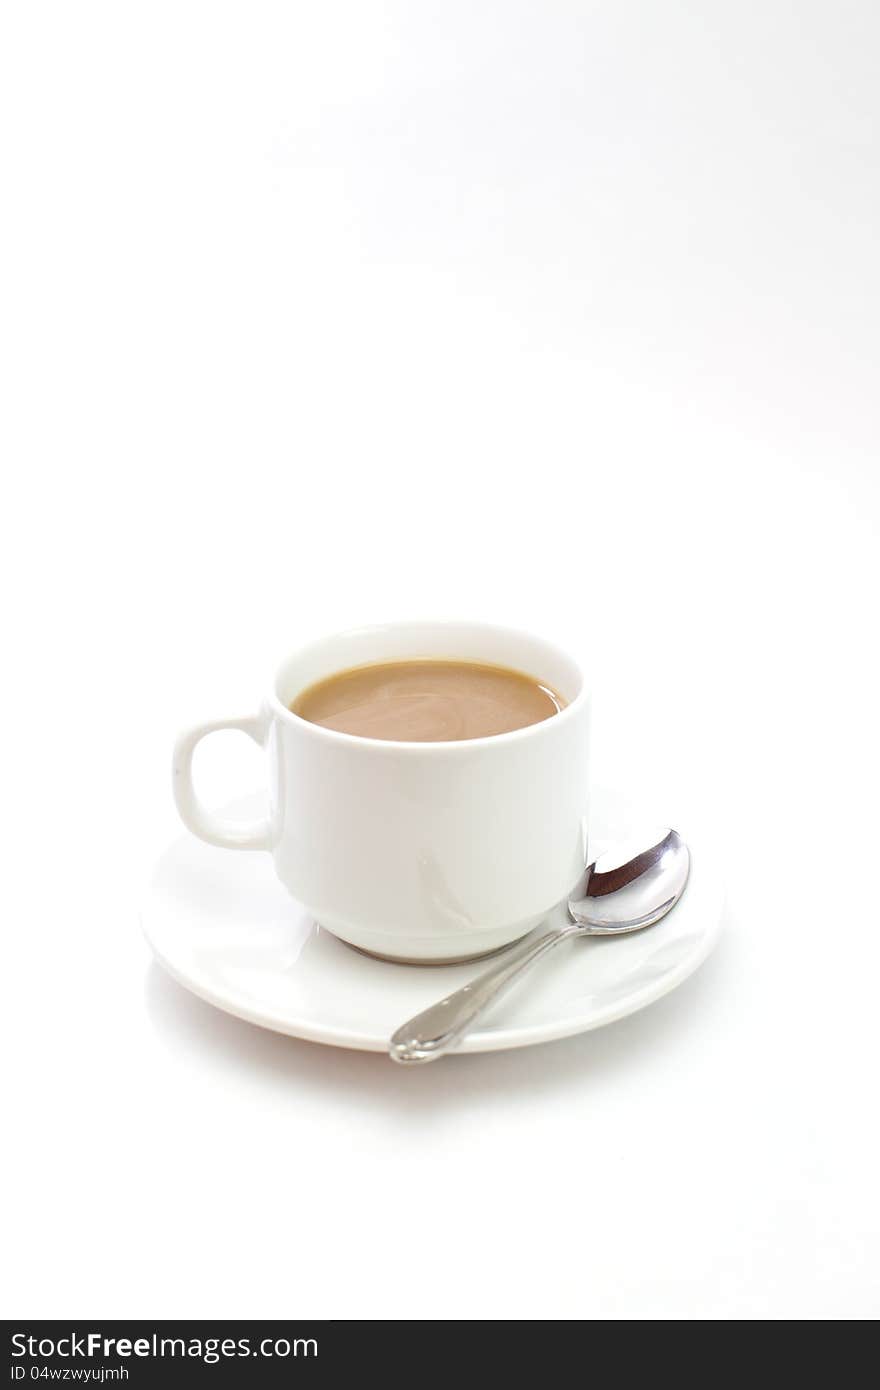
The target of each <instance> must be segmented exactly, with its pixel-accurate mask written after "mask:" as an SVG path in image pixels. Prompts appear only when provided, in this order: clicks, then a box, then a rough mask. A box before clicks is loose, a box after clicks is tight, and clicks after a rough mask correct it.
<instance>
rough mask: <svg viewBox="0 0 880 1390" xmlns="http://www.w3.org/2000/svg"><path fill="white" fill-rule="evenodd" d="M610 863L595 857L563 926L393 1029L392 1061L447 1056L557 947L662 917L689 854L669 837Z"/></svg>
mask: <svg viewBox="0 0 880 1390" xmlns="http://www.w3.org/2000/svg"><path fill="white" fill-rule="evenodd" d="M616 857H617V856H616V855H615V854H614V853H613V852H609V853H606V854H604V855H601V856H600V857H599V858H598V859H597V860H596V861H595V862H594V863H592V864H589V865H588V866H587V868H586V869H585V870H584V872H583V874H582V876H581V878H580V880H579V881H578V883H577V885H576V886H575V888H574V890H573V891H572V895H571V897H570V898H569V900H568V914H569V918H570V921H568V922H564V923H562V924H561V925H560V926H556V927H553V928H551V929H550V930H549V931H546V932H542V933H541V935H540V936H538V937H535V936H534V935H533V934H530V935H529V936H528V937H527V938H526V940H525V941H524V942H521V943H520V945H519V946H516V947H514V948H513V950H511V951H507V952H506V953H505V954H504V956H502V958H501V959H500V960H498V961H497V962H496V963H495V964H494V965H491V966H490V967H489V969H488V970H486V971H484V972H483V974H482V975H479V976H478V977H477V979H476V980H472V981H471V983H470V984H469V985H465V986H464V987H463V988H462V989H457V990H456V991H455V992H454V993H453V994H449V995H447V997H446V998H445V999H441V1000H440V1002H439V1004H432V1005H431V1007H430V1008H428V1009H425V1010H424V1011H423V1012H422V1013H420V1014H416V1016H415V1018H411V1019H410V1020H409V1022H407V1023H404V1024H403V1026H402V1027H400V1028H398V1030H397V1032H396V1033H395V1034H394V1036H393V1037H392V1039H391V1043H390V1045H389V1049H388V1050H389V1053H390V1055H391V1057H392V1058H393V1060H394V1061H395V1062H402V1063H404V1064H412V1063H416V1062H432V1061H434V1059H435V1058H437V1057H442V1056H444V1054H445V1053H447V1052H451V1051H452V1050H453V1049H454V1048H455V1047H457V1046H458V1044H459V1043H460V1042H461V1040H462V1038H463V1037H464V1035H465V1033H466V1032H467V1031H468V1029H469V1028H470V1027H471V1025H472V1024H473V1022H474V1020H475V1019H476V1018H477V1017H478V1016H479V1015H480V1014H481V1013H482V1012H483V1010H484V1009H485V1008H486V1007H487V1006H488V1005H489V1004H490V1003H492V1001H493V1000H495V999H497V998H498V996H499V994H501V993H502V991H503V990H505V989H507V987H508V985H510V984H511V982H512V981H513V980H515V979H517V978H518V976H520V975H521V974H522V973H523V971H524V970H526V969H527V968H528V967H529V966H530V965H532V964H533V963H534V962H535V961H536V960H538V959H539V958H540V957H541V956H545V955H546V954H547V952H548V951H552V950H553V948H554V946H558V945H559V943H560V941H566V940H567V939H568V938H569V937H571V936H623V935H624V934H625V933H627V932H633V931H641V930H642V929H643V928H644V927H651V926H653V925H654V923H655V922H659V921H660V919H661V917H665V916H666V914H667V912H669V910H670V908H672V907H674V906H675V904H676V903H677V902H678V900H679V898H680V897H681V895H682V893H683V892H684V889H685V884H686V883H687V878H688V873H689V871H690V854H689V853H688V847H687V845H686V844H685V843H684V841H683V840H682V839H681V837H680V835H679V834H678V833H677V832H676V831H675V830H670V831H669V832H668V834H667V835H665V836H664V837H663V838H662V839H661V840H659V841H658V842H657V843H656V844H653V845H651V847H650V848H649V849H645V850H642V851H641V852H640V853H638V854H636V855H635V856H634V857H633V858H632V859H629V860H627V862H626V863H625V864H618V865H615V863H614V861H615V858H616ZM603 864H605V865H607V866H608V867H606V868H603V867H602V866H603Z"/></svg>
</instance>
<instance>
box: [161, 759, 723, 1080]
mask: <svg viewBox="0 0 880 1390" xmlns="http://www.w3.org/2000/svg"><path fill="white" fill-rule="evenodd" d="M603 792H604V794H605V796H609V795H610V796H611V798H612V799H614V798H615V796H616V794H615V793H614V792H613V790H610V791H609V790H606V789H605V788H601V789H600V788H599V787H596V788H594V793H595V794H596V795H597V796H599V797H600V799H601V796H602V793H603ZM250 800H251V798H247V799H242V798H239V799H237V800H236V801H235V802H233V803H231V806H232V807H238V808H241V807H243V806H244V805H246V804H247V803H248V802H249V801H250ZM625 801H626V805H627V808H628V810H630V809H631V810H632V811H633V812H638V813H639V814H642V813H643V808H642V807H641V805H640V800H639V798H638V797H633V796H628V797H626V798H625ZM227 809H229V808H227ZM683 824H684V823H683ZM685 834H686V837H687V840H688V846H689V849H690V851H691V882H690V884H689V886H688V889H687V890H686V895H685V900H684V901H685V902H687V897H688V895H689V894H692V893H693V892H694V891H698V892H699V895H700V899H701V907H700V921H701V923H702V924H701V925H700V926H699V927H698V930H697V934H696V935H695V936H694V939H693V943H692V945H691V948H690V950H689V951H688V952H687V954H686V955H685V956H684V957H683V958H682V959H681V960H679V961H678V963H677V964H676V965H675V967H674V968H672V969H670V970H668V971H665V972H664V973H663V974H661V975H660V976H659V977H657V978H655V979H651V980H648V981H647V982H646V983H645V984H643V985H642V986H641V987H637V986H636V987H634V988H633V990H632V992H630V993H627V994H626V995H625V996H624V997H623V998H621V999H620V1000H619V1001H617V1002H616V1003H609V1004H608V1005H607V1006H605V1007H604V1008H602V1009H600V1010H599V1011H598V1012H597V1013H594V1014H593V1015H592V1016H585V1014H584V1012H583V1009H582V1008H581V1009H578V1008H577V1007H573V1004H574V1002H575V1001H572V1005H569V1007H567V1008H566V1009H565V1012H563V1013H560V1014H555V1015H554V1016H553V1017H551V1018H548V1019H544V1020H542V1021H540V1022H530V1023H524V1024H521V1025H518V1026H512V1025H510V1024H508V1025H507V1026H505V1027H503V1028H492V1027H489V1028H481V1029H476V1030H475V1031H474V1032H472V1033H470V1034H468V1035H467V1036H466V1037H465V1038H464V1039H463V1041H462V1043H461V1045H460V1046H459V1047H458V1048H457V1049H456V1052H455V1053H454V1054H452V1055H458V1056H463V1055H473V1054H476V1053H481V1052H504V1051H509V1050H511V1049H515V1048H520V1047H531V1046H534V1045H536V1044H538V1043H544V1042H555V1041H558V1040H560V1039H562V1038H567V1037H574V1036H576V1035H577V1034H578V1033H585V1032H591V1031H592V1030H593V1029H595V1028H601V1027H604V1026H605V1025H606V1024H609V1023H615V1022H618V1021H619V1020H620V1019H622V1018H626V1017H628V1016H629V1015H630V1014H633V1013H637V1012H639V1011H640V1010H641V1009H644V1008H647V1007H648V1005H650V1004H653V1003H655V1002H656V1001H657V1000H658V999H661V998H663V996H664V995H666V994H669V993H670V992H671V991H672V990H674V989H677V988H678V986H679V985H681V984H683V983H684V981H685V980H686V979H688V978H689V976H690V975H692V974H693V973H694V972H695V971H696V970H697V969H698V968H699V967H700V966H701V965H702V964H703V962H704V961H705V960H706V959H707V957H708V956H709V955H710V954H711V952H712V951H713V949H714V948H715V946H716V944H717V942H718V939H719V937H720V935H721V931H722V927H723V914H724V902H725V894H724V888H723V884H722V880H721V876H720V874H719V872H718V869H717V866H716V863H715V860H714V859H713V857H712V855H711V854H709V853H707V852H706V850H705V848H704V844H703V838H704V834H703V832H698V833H697V835H696V836H694V834H693V832H692V831H691V830H690V829H689V828H687V827H686V828H685ZM190 841H191V837H190V836H187V835H182V836H179V837H177V838H175V839H174V840H173V841H171V842H170V843H169V844H168V845H167V846H166V847H165V849H164V851H163V852H162V854H161V855H160V856H159V859H158V861H157V863H156V865H155V867H154V871H153V874H152V876H151V880H150V883H149V885H148V888H147V892H146V894H145V896H144V901H143V902H142V904H141V910H140V914H139V915H140V924H141V930H142V932H143V935H144V939H145V941H146V943H147V945H148V947H149V949H150V951H151V953H152V955H153V957H154V958H155V960H156V962H157V963H158V964H159V965H160V966H161V968H162V969H163V970H164V971H166V973H167V974H168V975H170V976H171V978H172V979H173V980H175V982H176V983H177V984H179V985H180V986H181V987H182V988H184V989H186V990H187V991H188V992H189V993H191V994H193V995H195V996H196V997H197V998H199V999H201V1000H203V1001H204V1002H205V1003H207V1004H210V1005H211V1006H212V1007H214V1008H217V1009H220V1010H221V1011H222V1012H224V1013H227V1014H230V1015H232V1016H233V1017H235V1018H239V1019H241V1020H242V1021H244V1022H246V1023H250V1024H252V1025H254V1026H255V1027H258V1028H266V1029H268V1030H269V1031H270V1032H275V1033H279V1034H281V1035H282V1036H286V1037H293V1038H299V1039H301V1040H302V1041H304V1042H312V1043H317V1044H320V1045H322V1046H327V1047H343V1048H349V1049H351V1050H354V1051H360V1052H376V1053H386V1052H387V1050H388V1039H387V1038H386V1037H385V1036H384V1033H382V1034H379V1033H377V1032H376V1031H375V1030H372V1031H370V1030H365V1029H363V1028H352V1027H348V1026H345V1025H340V1024H337V1023H332V1024H324V1023H320V1022H316V1021H315V1020H314V1019H310V1018H302V1017H299V1018H282V1017H279V1016H278V1015H277V1014H274V1013H269V1012H267V1011H266V1009H265V1008H259V1007H256V1008H255V1007H251V1006H250V1005H249V1004H248V1002H247V1001H243V1000H242V999H241V998H240V996H238V995H237V994H236V992H235V990H234V989H230V990H228V991H224V990H222V989H218V988H217V987H216V986H215V985H212V983H211V982H210V981H206V980H205V978H204V977H203V976H202V975H200V974H198V973H194V972H193V971H191V970H190V971H188V970H185V969H182V968H181V967H180V966H179V965H178V964H176V963H175V960H174V959H173V958H172V957H171V956H169V955H168V953H167V952H166V951H165V950H163V948H162V945H161V944H160V942H161V936H162V933H161V929H159V930H156V928H154V929H153V930H152V931H151V927H150V919H151V916H152V913H151V911H150V904H151V903H152V902H153V901H154V898H155V896H156V894H157V892H158V891H159V884H160V877H161V874H162V872H163V868H164V866H165V865H166V863H167V861H168V859H169V858H170V857H171V856H172V855H173V854H174V852H175V851H176V850H178V849H180V848H182V847H184V846H187V845H189V844H190ZM697 885H698V886H697ZM677 910H679V909H673V912H675V911H677ZM564 913H565V909H564V907H563V906H559V907H557V908H556V909H554V910H553V912H551V913H549V914H548V915H547V918H546V919H545V921H549V920H552V919H553V918H554V916H559V917H560V918H561V917H563V916H564ZM156 925H157V927H158V928H161V918H157V919H156ZM535 930H538V928H536V929H535ZM157 935H158V937H159V938H160V940H159V941H157V940H156V936H157ZM342 944H346V943H342ZM592 944H594V943H592ZM575 945H576V947H577V948H579V949H583V950H588V949H590V946H591V943H590V942H588V941H585V942H582V943H575ZM503 949H506V948H502V950H503ZM605 949H608V947H607V945H606V946H605ZM358 954H360V955H363V963H364V966H365V968H367V969H369V967H370V965H371V964H373V962H372V961H371V960H370V958H369V957H368V956H366V955H364V954H363V953H358ZM498 954H500V952H499V953H498ZM377 963H378V964H380V965H382V966H383V967H384V968H388V963H387V962H377ZM400 968H402V969H403V968H405V969H417V968H418V967H417V966H406V967H400ZM425 968H426V969H432V970H433V969H436V968H437V967H436V966H435V965H433V964H432V965H431V966H426V967H425ZM481 968H484V967H483V963H482V962H481V961H480V960H475V961H474V974H475V975H477V974H479V973H480V970H481Z"/></svg>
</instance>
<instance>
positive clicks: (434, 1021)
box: [388, 922, 578, 1063]
mask: <svg viewBox="0 0 880 1390" xmlns="http://www.w3.org/2000/svg"><path fill="white" fill-rule="evenodd" d="M577 934H578V927H576V926H575V925H574V923H572V922H569V923H567V924H566V925H564V926H558V927H553V928H552V929H551V930H550V931H546V932H542V933H541V935H540V936H538V937H532V936H529V937H527V938H526V940H525V941H524V942H521V943H520V945H519V946H515V947H514V949H513V950H512V951H508V952H507V953H506V954H505V955H504V956H502V958H501V960H499V961H496V962H495V964H494V965H490V967H489V969H488V970H485V971H484V972H483V974H482V975H478V976H477V978H476V979H475V980H472V981H471V983H470V984H469V985H464V986H463V988H462V989H457V990H455V992H454V993H453V994H448V995H447V996H446V998H445V999H441V1000H440V1002H439V1004H432V1005H431V1007H430V1008H428V1009H425V1010H424V1012H422V1013H420V1014H416V1016H415V1018H411V1019H410V1020H409V1021H408V1022H407V1023H404V1024H403V1025H402V1027H400V1028H398V1030H397V1032H396V1033H395V1034H394V1036H393V1037H392V1039H391V1043H390V1046H389V1049H388V1050H389V1052H390V1054H391V1057H392V1058H393V1060H394V1061H395V1062H404V1063H413V1062H433V1061H434V1059H435V1058H436V1057H442V1056H444V1054H445V1053H447V1052H451V1051H452V1049H453V1048H454V1047H456V1046H457V1045H458V1043H460V1042H461V1039H462V1038H463V1037H464V1034H465V1033H466V1032H467V1030H468V1029H469V1027H470V1025H471V1024H472V1023H473V1021H474V1019H475V1018H476V1017H477V1015H478V1014H481V1013H482V1012H483V1010H484V1009H485V1008H486V1007H487V1006H488V1005H489V1004H491V1003H492V1001H493V999H497V998H498V996H499V994H501V993H502V992H503V991H504V990H505V989H507V987H508V985H510V984H511V983H512V981H513V980H515V979H516V978H517V976H519V975H521V974H522V972H523V971H524V970H526V969H527V968H528V967H529V966H530V965H532V964H533V963H534V962H535V961H536V960H538V959H539V957H541V956H544V955H546V954H547V952H548V951H552V950H553V947H554V946H558V945H559V943H560V941H565V939H566V938H567V937H569V936H576V935H577Z"/></svg>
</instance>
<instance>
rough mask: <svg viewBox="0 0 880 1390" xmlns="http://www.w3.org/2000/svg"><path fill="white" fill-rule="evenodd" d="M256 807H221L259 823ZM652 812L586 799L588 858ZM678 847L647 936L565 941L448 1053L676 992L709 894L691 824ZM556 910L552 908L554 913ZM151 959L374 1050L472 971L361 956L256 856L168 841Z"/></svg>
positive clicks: (533, 1039)
mask: <svg viewBox="0 0 880 1390" xmlns="http://www.w3.org/2000/svg"><path fill="white" fill-rule="evenodd" d="M259 808H260V798H258V797H254V798H248V799H247V800H246V801H239V802H236V803H235V804H234V805H233V806H231V807H228V808H227V813H228V814H229V815H231V816H236V817H237V816H241V817H242V818H243V819H246V818H253V817H254V816H255V815H259V814H260V809H259ZM645 824H649V825H652V826H653V825H656V824H657V819H656V817H649V816H646V815H645V814H644V813H643V812H640V809H639V808H637V807H636V808H633V807H632V806H631V804H627V803H625V802H623V801H622V800H621V799H620V798H619V797H615V796H614V795H612V794H611V793H609V792H606V791H601V790H598V789H597V790H595V791H594V793H593V810H592V823H591V834H590V851H591V856H595V855H596V854H597V853H601V852H602V849H603V848H605V846H606V845H607V844H609V843H611V842H616V841H618V840H620V839H622V838H628V835H629V833H631V832H632V830H633V829H634V828H635V827H637V826H642V825H645ZM676 828H677V829H679V830H680V831H681V833H682V834H683V835H684V837H685V839H686V840H687V842H688V844H689V846H690V848H691V855H692V860H691V876H690V880H689V883H688V887H687V890H686V892H685V894H684V897H683V898H682V900H681V901H680V902H679V904H678V905H677V906H676V907H675V908H674V909H673V911H672V912H671V913H670V914H669V916H668V917H666V918H664V920H663V921H662V922H659V923H658V924H657V925H656V926H654V927H651V928H649V929H648V930H647V931H643V932H637V933H635V934H634V935H632V936H626V937H621V938H620V939H618V940H607V941H602V940H593V941H571V942H566V943H565V944H564V945H562V946H560V947H559V948H558V949H557V950H556V951H555V952H554V953H553V955H552V956H551V957H550V958H549V959H548V960H547V961H546V962H543V963H541V964H539V965H537V966H535V968H534V969H533V970H532V971H531V972H530V973H529V974H528V976H527V977H526V979H525V980H524V981H523V983H522V984H521V985H518V986H516V987H515V988H514V989H513V990H512V991H511V993H510V994H509V995H508V996H506V997H505V998H502V999H501V1000H499V1002H498V1003H497V1004H496V1005H495V1006H494V1007H493V1009H492V1010H491V1011H490V1012H489V1013H487V1014H486V1017H485V1020H484V1022H483V1024H482V1026H481V1027H480V1028H479V1029H478V1030H476V1031H475V1032H473V1033H471V1034H469V1035H468V1036H467V1037H466V1038H465V1039H464V1041H463V1043H462V1044H461V1047H460V1049H459V1051H461V1052H493V1051H496V1050H499V1049H502V1048H508V1047H526V1046H528V1045H529V1044H530V1043H539V1042H549V1041H550V1040H551V1039H553V1038H564V1037H568V1036H570V1035H571V1034H573V1033H581V1032H585V1031H586V1030H587V1029H589V1028H598V1027H600V1026H601V1025H602V1024H604V1023H611V1022H613V1021H614V1020H615V1019H618V1018H623V1017H624V1016H625V1015H626V1014H631V1013H635V1011H636V1010H637V1009H643V1008H644V1007H645V1005H646V1004H651V1003H653V1001H654V1000H655V999H659V998H660V997H661V995H663V994H666V993H668V991H669V990H671V989H674V988H675V987H676V985H680V984H681V983H682V981H683V980H685V979H687V977H688V975H690V974H692V972H693V971H694V970H696V968H697V966H698V965H700V964H701V963H702V962H703V961H704V960H705V959H706V956H707V955H708V954H709V952H710V951H711V949H712V947H713V946H714V945H715V942H716V940H717V938H718V934H719V931H720V926H721V910H722V897H723V895H722V890H721V884H720V879H719V877H718V874H717V871H716V870H715V868H714V867H713V865H712V863H711V861H710V859H709V858H708V857H707V855H708V851H707V850H706V848H705V846H704V845H703V844H702V842H701V841H700V839H699V836H698V829H697V827H695V826H693V825H691V824H688V825H680V826H677V827H676ZM557 911H558V912H560V913H562V912H563V911H564V909H562V908H559V909H557ZM143 925H144V931H145V934H146V937H147V940H148V942H149V944H150V946H151V948H152V950H153V952H154V954H155V956H156V959H157V960H158V961H159V962H160V963H161V964H162V965H163V966H164V967H165V969H166V970H167V971H168V972H169V973H170V974H171V975H172V976H173V977H174V978H175V979H176V980H178V981H179V982H180V984H182V985H185V986H186V988H187V989H190V990H192V992H193V993H194V994H197V995H199V997H200V998H202V999H205V1000H207V1001H208V1003H209V1004H215V1005H216V1006H217V1008H219V1009H225V1010H226V1011H227V1012H228V1013H231V1014H236V1015H237V1016H238V1017H239V1018H244V1019H247V1020H248V1022H250V1023H256V1024H259V1025H260V1027H263V1028H272V1029H274V1030H275V1031H276V1032H279V1033H288V1034H290V1035H291V1036H293V1037H297V1038H306V1039H308V1040H309V1041H311V1042H319V1043H330V1044H332V1045H333V1046H335V1047H353V1048H361V1049H364V1050H366V1051H370V1052H384V1051H385V1050H386V1048H387V1046H388V1039H389V1037H390V1036H391V1034H392V1033H393V1032H394V1030H395V1028H397V1027H398V1025H399V1024H401V1023H403V1022H404V1021H405V1020H406V1019H407V1018H409V1017H411V1015H413V1014H415V1013H418V1012H419V1011H420V1010H421V1009H424V1008H426V1007H427V1005H428V1004H431V1003H434V1002H435V1001H436V1000H438V999H440V998H442V997H443V995H445V994H448V993H449V992H450V990H453V989H457V988H458V987H459V986H460V985H463V984H465V983H466V982H467V981H468V980H470V979H472V978H473V977H474V976H475V975H476V974H478V973H479V971H480V970H482V969H485V962H480V961H471V962H470V963H465V964H460V965H443V966H410V965H396V964H392V963H390V962H386V961H380V960H375V959H372V958H370V957H368V956H365V955H362V954H360V953H359V952H357V951H354V950H352V948H351V947H349V946H346V945H344V944H343V943H342V942H341V941H338V940H337V939H336V938H335V937H333V936H331V935H330V934H329V933H328V932H326V931H324V930H322V929H321V928H320V927H318V926H316V925H315V923H314V922H313V921H312V919H311V918H310V917H309V915H308V913H307V912H306V911H305V909H304V908H302V907H301V906H300V905H299V904H298V903H296V902H295V901H294V900H293V899H292V898H291V897H290V896H289V894H288V893H287V891H286V890H285V889H284V888H283V887H282V886H281V884H280V883H279V882H278V880H277V879H276V877H275V874H274V871H273V868H272V861H271V859H270V857H269V856H268V855H267V854H259V853H257V852H253V853H245V852H234V851H230V850H225V849H213V848H212V847H211V846H209V845H205V844H203V843H202V842H201V841H200V840H197V839H195V838H194V837H193V836H186V837H184V838H183V839H180V840H177V841H176V842H175V843H174V844H173V845H171V846H170V848H169V849H168V850H167V851H166V853H165V854H164V855H163V857H162V859H161V860H160V861H159V864H158V866H157V869H156V873H155V877H154V879H153V882H152V885H151V887H150V890H149V893H148V896H147V900H146V903H145V905H144V909H143Z"/></svg>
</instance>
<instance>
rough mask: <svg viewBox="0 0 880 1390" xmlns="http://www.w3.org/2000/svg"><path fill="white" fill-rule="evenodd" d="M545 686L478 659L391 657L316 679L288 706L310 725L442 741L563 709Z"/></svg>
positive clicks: (520, 724)
mask: <svg viewBox="0 0 880 1390" xmlns="http://www.w3.org/2000/svg"><path fill="white" fill-rule="evenodd" d="M564 705H565V701H564V699H563V698H562V696H561V695H560V694H559V693H558V692H557V691H555V690H553V689H552V688H551V687H550V686H549V685H547V684H545V683H544V682H542V681H539V680H536V679H535V677H534V676H526V675H524V674H523V673H522V672H521V671H513V670H510V669H508V668H507V667H506V666H485V665H483V664H482V663H480V662H476V661H431V660H418V661H388V662H383V663H381V664H378V665H375V666H357V667H354V668H353V669H352V670H349V671H339V672H338V673H337V674H336V675H334V676H329V677H328V678H327V679H326V680H322V681H318V682H317V683H316V684H315V685H311V686H309V687H308V689H307V690H305V691H303V693H302V694H301V695H298V696H297V698H296V699H295V700H294V701H293V703H292V704H291V706H290V708H291V710H292V711H293V713H294V714H298V715H299V716H300V718H302V719H307V720H309V722H310V723H312V724H322V725H323V726H324V727H325V728H327V729H336V730H338V731H339V732H340V733H343V734H358V735H360V737H361V738H378V739H396V740H399V741H402V742H406V743H447V742H451V741H453V740H458V739H471V738H487V737H489V736H490V735H492V734H507V733H510V732H511V730H513V729H523V728H525V727H526V726H527V725H529V724H538V723H540V722H541V720H543V719H549V718H550V717H551V715H554V714H558V713H559V711H560V710H561V709H562V708H563V707H564Z"/></svg>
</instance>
